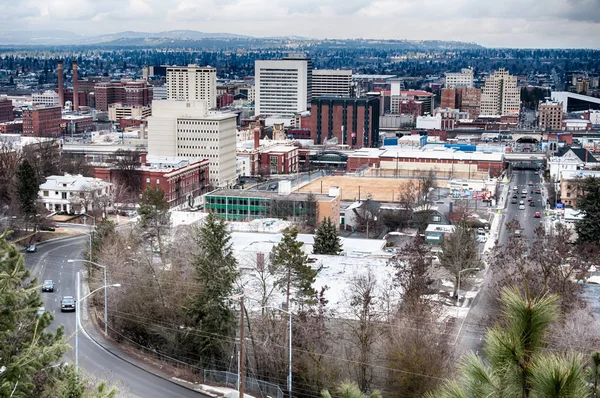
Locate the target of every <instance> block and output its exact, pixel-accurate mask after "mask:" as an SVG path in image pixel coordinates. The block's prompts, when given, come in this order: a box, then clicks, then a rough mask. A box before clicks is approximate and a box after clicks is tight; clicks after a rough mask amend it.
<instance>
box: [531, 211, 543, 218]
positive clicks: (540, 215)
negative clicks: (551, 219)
mask: <svg viewBox="0 0 600 398" xmlns="http://www.w3.org/2000/svg"><path fill="white" fill-rule="evenodd" d="M533 216H534V217H535V218H541V217H542V213H540V212H539V211H536V212H535V214H534V215H533Z"/></svg>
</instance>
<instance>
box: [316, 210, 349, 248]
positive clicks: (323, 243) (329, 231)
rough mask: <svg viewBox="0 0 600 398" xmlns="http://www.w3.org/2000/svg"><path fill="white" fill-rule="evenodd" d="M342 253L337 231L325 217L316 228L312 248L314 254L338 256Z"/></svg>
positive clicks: (329, 219)
mask: <svg viewBox="0 0 600 398" xmlns="http://www.w3.org/2000/svg"><path fill="white" fill-rule="evenodd" d="M341 251H342V243H341V242H340V237H339V236H338V233H337V229H336V227H335V225H334V224H333V222H332V221H331V218H329V217H327V218H326V219H325V220H323V222H322V223H321V224H319V226H318V227H317V233H316V234H315V244H314V246H313V253H314V254H330V255H334V256H336V255H338V254H339V253H340V252H341Z"/></svg>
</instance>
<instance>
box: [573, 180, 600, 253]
mask: <svg viewBox="0 0 600 398" xmlns="http://www.w3.org/2000/svg"><path fill="white" fill-rule="evenodd" d="M578 184H579V187H578V188H579V194H578V195H577V208H578V209H579V210H580V211H581V212H582V213H583V219H582V220H579V221H578V222H577V224H575V229H576V231H577V238H578V241H579V243H596V244H600V178H594V177H588V178H586V179H584V180H582V181H580V182H579V183H578Z"/></svg>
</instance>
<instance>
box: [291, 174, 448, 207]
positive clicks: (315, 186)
mask: <svg viewBox="0 0 600 398" xmlns="http://www.w3.org/2000/svg"><path fill="white" fill-rule="evenodd" d="M409 181H410V180H408V179H396V178H369V177H344V176H330V177H323V178H319V179H317V180H314V181H312V182H311V183H310V184H308V185H305V186H303V187H302V188H300V189H299V190H298V192H313V193H321V192H323V193H325V194H326V193H327V192H329V187H339V188H340V190H341V197H342V200H348V201H354V200H358V199H359V189H360V199H363V200H364V199H366V198H367V195H369V194H370V195H372V199H373V200H378V201H383V202H391V201H397V200H398V194H399V191H400V189H401V187H402V186H403V184H408V183H409ZM321 183H322V185H321ZM414 183H415V184H417V185H418V181H417V180H415V181H414ZM437 185H438V186H440V187H444V186H446V182H445V181H444V182H442V181H438V182H437ZM321 187H322V190H321ZM359 187H360V188H359Z"/></svg>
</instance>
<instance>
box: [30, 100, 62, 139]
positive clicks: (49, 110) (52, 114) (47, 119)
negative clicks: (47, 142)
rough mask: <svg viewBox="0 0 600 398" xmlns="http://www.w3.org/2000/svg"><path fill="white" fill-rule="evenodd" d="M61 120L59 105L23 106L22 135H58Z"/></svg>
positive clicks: (59, 133)
mask: <svg viewBox="0 0 600 398" xmlns="http://www.w3.org/2000/svg"><path fill="white" fill-rule="evenodd" d="M62 122H63V121H62V110H61V107H60V106H43V105H37V106H30V107H26V108H23V134H24V135H31V136H36V137H59V136H60V135H61V127H60V126H61V124H62Z"/></svg>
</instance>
